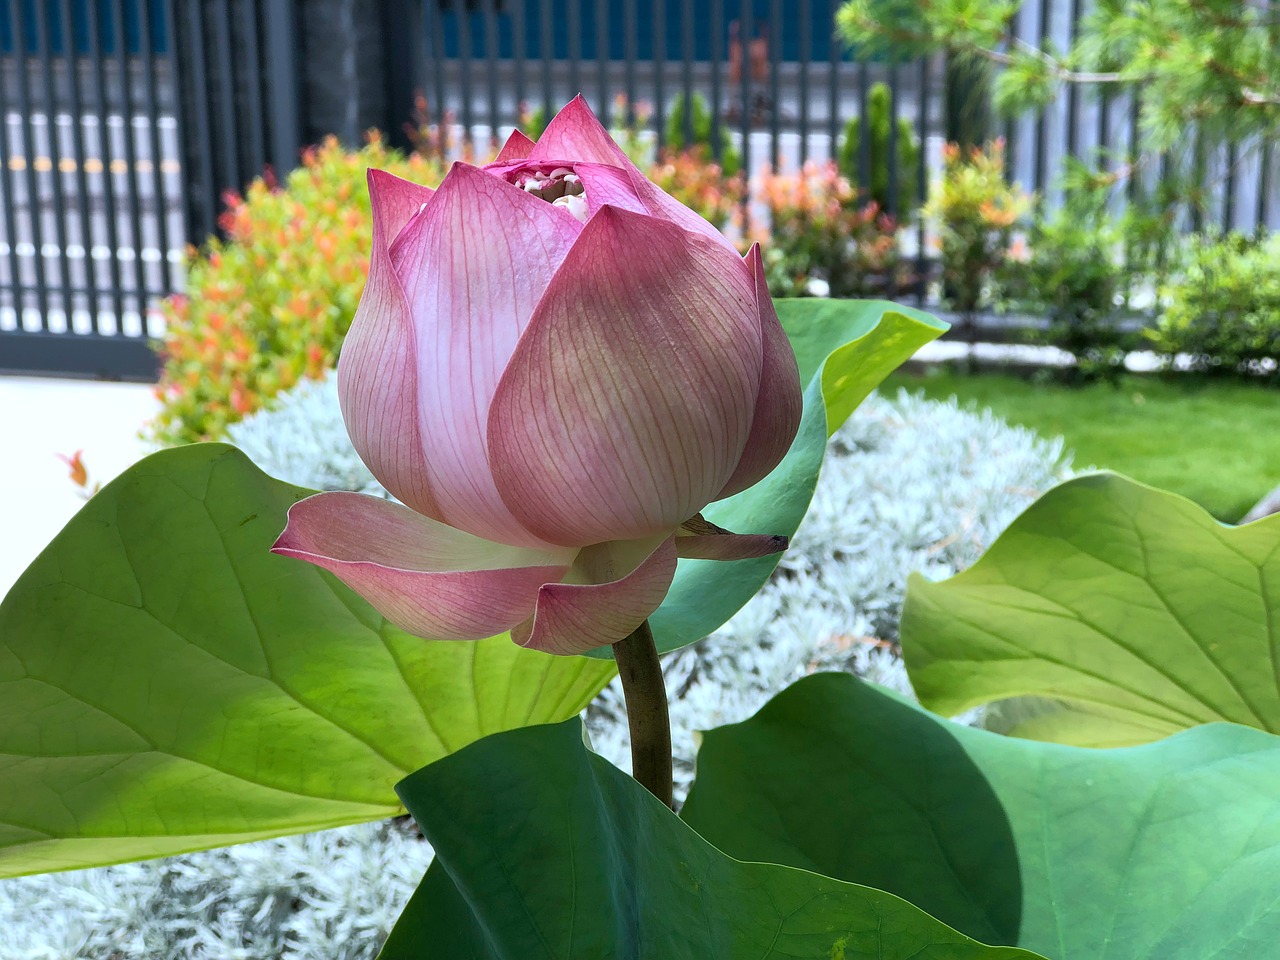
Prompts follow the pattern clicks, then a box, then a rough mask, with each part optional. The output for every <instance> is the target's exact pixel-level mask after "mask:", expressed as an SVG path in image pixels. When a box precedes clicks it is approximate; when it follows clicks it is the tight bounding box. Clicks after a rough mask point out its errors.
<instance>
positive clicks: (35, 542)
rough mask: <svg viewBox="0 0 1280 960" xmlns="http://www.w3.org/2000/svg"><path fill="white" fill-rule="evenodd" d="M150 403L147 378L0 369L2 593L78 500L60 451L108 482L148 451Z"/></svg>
mask: <svg viewBox="0 0 1280 960" xmlns="http://www.w3.org/2000/svg"><path fill="white" fill-rule="evenodd" d="M156 406H157V404H156V400H155V398H154V397H153V396H152V395H151V387H150V386H148V385H146V384H135V383H101V382H95V381H88V380H52V379H38V378H35V377H3V376H0V464H2V465H3V466H2V467H0V595H2V594H4V593H5V592H7V591H8V589H9V587H11V586H12V585H13V583H14V581H15V580H17V579H18V576H19V575H20V574H21V573H22V571H23V570H25V569H26V567H27V565H28V564H29V563H30V562H31V561H32V560H34V559H35V557H36V554H38V553H39V552H40V551H41V550H43V549H44V547H45V545H46V544H47V543H48V542H49V541H50V540H51V539H53V537H54V536H55V535H56V534H57V532H58V531H59V530H61V529H62V527H63V525H64V524H65V523H66V522H67V521H68V520H70V519H71V518H72V517H73V516H74V515H75V512H76V511H77V510H78V509H79V508H80V506H81V505H82V504H83V503H84V501H83V500H82V499H81V497H80V495H79V490H78V488H77V487H76V486H75V484H73V483H72V482H71V481H70V480H69V479H68V469H67V465H66V464H65V463H63V462H62V461H61V460H59V459H58V454H63V455H66V456H70V455H71V454H74V453H75V452H76V451H77V450H83V451H84V462H85V465H86V466H87V467H88V469H89V477H90V480H91V482H92V481H101V482H102V483H106V482H107V481H108V480H111V479H112V478H114V477H115V476H116V475H117V474H119V473H120V472H121V471H122V470H124V469H125V467H127V466H129V465H130V464H131V463H133V462H134V461H135V460H137V459H138V458H139V457H141V456H143V455H144V454H145V453H147V451H148V448H147V446H146V444H144V443H143V442H142V440H140V439H139V438H138V430H139V428H141V426H142V425H143V423H145V422H146V421H147V420H148V419H149V418H150V417H151V416H152V414H153V413H154V412H155V410H156Z"/></svg>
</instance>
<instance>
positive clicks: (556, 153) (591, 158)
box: [529, 94, 631, 166]
mask: <svg viewBox="0 0 1280 960" xmlns="http://www.w3.org/2000/svg"><path fill="white" fill-rule="evenodd" d="M529 159H530V160H561V161H573V162H592V163H611V164H615V165H617V166H631V160H630V159H629V158H628V157H627V155H626V153H625V152H623V149H622V148H621V147H620V146H618V145H617V144H616V143H614V142H613V137H611V136H609V131H608V130H606V129H605V128H604V127H603V126H602V125H601V123H600V121H599V120H597V119H596V115H595V114H594V113H592V112H591V108H590V107H588V106H587V101H585V100H583V99H582V95H581V94H579V95H578V96H576V97H574V98H573V99H572V100H570V101H569V102H568V103H567V104H566V105H565V106H564V108H563V109H562V110H561V111H560V112H559V113H557V114H556V115H555V116H554V117H552V118H551V122H550V123H548V124H547V129H546V130H544V131H543V132H542V136H540V137H539V138H538V142H537V143H536V144H535V145H534V148H533V149H532V150H531V151H530V152H529Z"/></svg>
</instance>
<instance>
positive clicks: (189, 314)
mask: <svg viewBox="0 0 1280 960" xmlns="http://www.w3.org/2000/svg"><path fill="white" fill-rule="evenodd" d="M369 167H377V168H380V169H384V170H388V171H390V172H391V173H394V174H396V175H397V176H401V177H404V178H405V179H407V180H413V181H415V182H417V183H424V184H428V185H432V186H434V185H436V184H438V183H439V182H440V180H441V179H442V178H443V176H444V167H443V165H442V163H441V162H440V161H438V160H433V159H429V158H424V157H422V156H417V155H414V156H408V157H406V156H403V155H402V154H399V153H397V152H395V151H393V150H391V149H389V148H388V147H386V146H385V145H384V144H383V143H382V141H381V139H380V138H379V137H378V136H377V135H376V134H374V135H371V137H370V140H369V142H368V144H367V145H366V146H365V147H364V148H363V149H361V150H358V151H354V152H353V151H349V150H346V149H344V148H343V147H342V146H341V145H340V144H339V143H338V142H337V140H335V139H329V140H326V141H325V142H324V143H322V144H320V145H319V146H317V147H314V148H311V149H310V150H308V151H307V152H306V153H305V154H304V156H303V162H302V166H301V167H299V168H298V169H296V170H294V171H293V172H292V173H290V174H289V175H288V176H287V177H286V178H285V180H284V181H283V182H282V183H275V182H273V181H272V179H271V178H270V177H267V178H263V179H259V180H255V181H254V183H253V184H252V185H251V186H250V187H249V189H248V190H247V191H245V193H244V194H243V195H239V194H228V196H227V198H226V202H227V208H226V211H225V212H224V213H223V214H222V216H221V218H220V219H219V226H221V227H222V230H223V232H224V233H225V235H226V238H225V239H218V238H213V239H211V240H210V241H209V242H208V244H207V245H206V246H205V247H204V248H203V249H202V250H199V251H192V253H191V256H190V258H189V262H188V264H187V282H186V293H185V294H183V295H176V296H172V297H169V298H168V299H167V300H166V301H165V302H164V304H163V307H162V309H163V312H164V317H165V322H166V332H165V337H164V341H163V343H162V344H161V345H160V352H161V357H162V360H163V365H164V366H163V370H162V373H161V378H160V382H159V384H157V386H156V388H155V389H156V395H157V397H158V398H159V400H160V402H161V408H160V412H159V414H158V415H157V416H156V418H155V420H154V421H153V422H152V423H151V424H150V427H149V431H148V432H149V434H150V438H151V439H153V440H154V441H156V442H158V443H162V444H176V443H185V442H190V441H196V440H210V439H217V438H219V437H222V436H223V435H224V434H225V432H226V428H227V425H228V424H230V423H234V422H235V421H237V420H240V419H242V418H243V417H245V416H246V415H247V414H249V413H252V412H253V411H255V410H258V409H259V408H261V407H262V406H264V405H265V404H266V403H268V402H269V401H270V400H271V398H272V397H274V396H275V395H276V394H277V393H279V392H280V391H281V390H286V389H288V388H289V387H291V386H293V385H294V384H296V383H297V382H298V381H299V380H301V379H302V378H304V377H311V378H316V377H319V376H321V375H322V374H323V373H324V372H325V371H326V370H327V369H329V368H330V367H332V366H333V365H334V363H335V361H336V359H337V353H338V348H339V347H340V346H341V344H342V338H343V336H344V335H345V334H346V332H347V328H348V327H349V326H350V324H351V318H352V317H353V316H354V314H355V310H356V304H357V303H358V302H359V299H360V294H361V292H362V291H363V290H364V284H365V277H366V275H367V271H368V268H369V250H370V243H371V237H372V228H373V222H372V214H371V213H370V208H369V192H368V190H367V189H366V186H365V172H366V170H367V169H368V168H369Z"/></svg>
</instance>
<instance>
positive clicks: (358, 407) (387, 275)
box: [338, 170, 438, 516]
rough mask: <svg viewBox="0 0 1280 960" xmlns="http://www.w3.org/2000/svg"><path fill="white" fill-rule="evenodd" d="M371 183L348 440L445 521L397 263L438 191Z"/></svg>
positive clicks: (401, 495)
mask: <svg viewBox="0 0 1280 960" xmlns="http://www.w3.org/2000/svg"><path fill="white" fill-rule="evenodd" d="M368 181H369V199H370V201H371V203H372V206H373V250H372V255H371V258H370V262H369V279H368V282H367V283H366V284H365V289H364V294H363V295H362V296H361V297H360V305H359V307H357V308H356V315H355V318H354V319H353V320H352V321H351V329H350V331H349V332H348V333H347V337H346V340H345V342H344V343H343V345H342V353H341V355H340V356H339V358H338V398H339V400H340V402H341V405H342V417H343V420H345V421H346V425H347V433H348V434H350V436H351V442H352V444H353V445H354V446H355V448H356V452H357V453H359V454H360V459H361V460H363V461H364V462H365V465H366V466H367V467H368V468H369V470H370V472H371V473H372V474H373V475H374V476H375V477H377V478H378V481H379V482H380V483H381V484H382V485H383V486H384V487H386V488H387V489H388V490H390V491H391V493H392V494H393V495H395V497H396V498H397V499H399V500H400V501H402V502H404V503H407V504H408V505H409V506H410V507H412V508H413V509H414V510H417V511H418V512H419V513H422V514H426V515H428V516H438V512H437V507H436V502H435V498H434V497H433V496H432V493H431V484H430V481H429V479H428V477H427V468H426V460H425V458H424V456H423V452H422V439H421V435H420V433H419V430H418V409H419V408H418V369H417V365H416V363H415V361H414V356H415V352H416V348H415V336H414V331H413V324H412V322H411V320H410V316H409V304H408V301H407V300H406V299H405V295H404V290H403V289H402V288H401V286H400V282H399V281H398V280H397V279H396V276H395V273H394V271H392V269H391V261H390V259H389V250H390V248H391V244H392V241H393V240H394V239H395V237H396V235H397V234H398V233H400V231H401V230H402V229H403V228H404V226H405V224H407V223H408V222H409V221H410V220H411V219H412V218H413V217H415V216H417V214H418V213H419V212H420V211H421V210H422V207H423V205H424V204H425V203H427V201H428V200H430V199H431V195H432V194H433V193H434V192H435V191H434V190H432V189H431V188H430V187H423V186H419V185H418V184H416V183H410V182H409V181H407V180H401V179H400V178H399V177H396V176H392V175H391V174H389V173H386V172H384V171H382V170H370V171H369V173H368Z"/></svg>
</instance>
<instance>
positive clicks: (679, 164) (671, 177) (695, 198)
mask: <svg viewBox="0 0 1280 960" xmlns="http://www.w3.org/2000/svg"><path fill="white" fill-rule="evenodd" d="M648 176H649V179H650V180H652V181H653V182H654V183H656V184H657V185H658V186H659V187H661V188H662V189H663V190H664V191H665V192H667V193H669V194H670V195H671V196H673V197H675V198H676V199H677V200H679V201H680V202H681V203H683V204H684V205H685V206H686V207H688V208H689V209H690V210H692V211H694V212H695V213H697V214H698V215H699V216H700V217H702V218H703V219H704V220H709V221H710V222H711V223H712V224H713V225H714V226H715V227H717V228H718V229H721V230H723V229H724V228H725V226H726V225H728V224H729V223H730V221H734V220H737V219H738V218H739V217H740V215H741V211H742V201H743V199H744V197H745V196H746V192H747V182H746V178H745V177H744V176H743V175H742V174H740V173H735V174H734V175H733V176H726V175H725V173H724V171H723V170H722V169H721V168H720V166H719V165H718V164H715V163H712V162H711V161H709V160H707V159H706V157H705V156H704V155H703V154H702V153H701V152H700V151H697V150H679V151H676V150H664V151H663V153H662V155H661V156H660V157H659V158H658V159H657V160H656V161H655V162H654V163H653V164H652V165H651V166H650V167H649V170H648Z"/></svg>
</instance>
